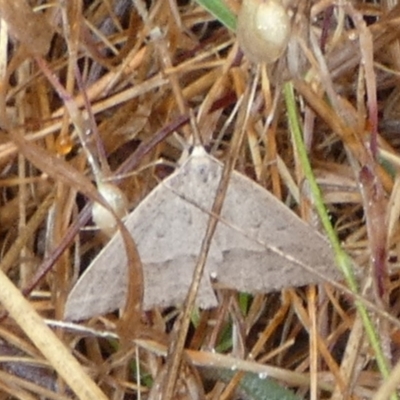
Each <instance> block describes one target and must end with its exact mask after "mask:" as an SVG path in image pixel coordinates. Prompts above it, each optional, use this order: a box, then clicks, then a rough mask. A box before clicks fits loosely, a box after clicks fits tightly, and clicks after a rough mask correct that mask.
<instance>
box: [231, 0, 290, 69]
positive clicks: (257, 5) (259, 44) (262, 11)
mask: <svg viewBox="0 0 400 400" xmlns="http://www.w3.org/2000/svg"><path fill="white" fill-rule="evenodd" d="M237 36H238V40H239V44H240V47H241V48H242V50H243V52H244V54H245V55H246V57H247V58H248V59H249V60H250V61H253V62H255V63H260V62H265V63H267V64H270V63H273V62H275V61H276V60H277V59H278V58H279V57H280V56H281V55H282V53H283V52H284V51H285V49H286V46H287V44H288V42H289V38H290V18H289V16H288V14H287V11H286V9H285V7H284V6H283V5H282V4H281V2H280V1H279V0H266V1H265V0H244V1H243V5H242V8H241V10H240V12H239V15H238V20H237Z"/></svg>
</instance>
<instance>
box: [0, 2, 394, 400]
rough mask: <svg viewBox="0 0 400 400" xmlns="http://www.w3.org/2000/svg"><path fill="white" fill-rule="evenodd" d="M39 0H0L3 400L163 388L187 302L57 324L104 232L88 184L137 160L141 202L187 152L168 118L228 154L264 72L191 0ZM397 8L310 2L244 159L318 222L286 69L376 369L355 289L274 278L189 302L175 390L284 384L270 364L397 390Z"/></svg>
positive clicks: (133, 200) (268, 89) (259, 99)
mask: <svg viewBox="0 0 400 400" xmlns="http://www.w3.org/2000/svg"><path fill="white" fill-rule="evenodd" d="M29 3H31V4H30V6H31V7H33V8H34V9H35V11H36V12H35V13H33V12H32V10H31V9H30V8H29V6H28V5H27V3H26V2H25V1H23V0H19V1H14V2H9V1H7V0H1V1H0V15H1V16H2V17H3V18H4V19H5V20H6V21H7V24H8V29H7V26H6V25H5V24H4V23H3V21H2V24H1V27H0V74H1V79H2V80H1V86H0V88H1V91H0V98H1V104H0V110H1V111H0V127H1V131H0V168H1V169H0V173H1V176H0V187H1V189H2V190H1V193H2V198H1V204H0V233H1V236H0V238H1V249H2V255H3V257H2V262H1V264H0V265H1V269H2V273H1V274H0V291H1V294H0V300H1V302H2V304H3V306H4V309H3V312H2V324H1V326H0V361H1V366H2V369H1V371H0V399H7V398H21V399H34V398H35V399H37V398H49V399H50V398H51V399H65V398H70V397H71V396H72V392H71V390H72V391H74V392H75V393H76V396H77V397H78V398H81V399H94V398H96V399H98V398H110V399H136V398H139V394H138V393H139V392H140V393H141V396H142V397H141V398H148V395H149V390H150V387H151V386H152V383H153V382H154V381H155V382H156V383H155V384H154V385H153V387H154V388H155V389H153V394H152V395H151V396H153V397H152V398H157V393H156V392H157V390H159V391H160V392H162V390H163V389H162V388H163V381H162V379H163V377H165V376H166V374H167V373H168V371H167V368H165V367H164V365H165V364H164V358H163V356H164V355H165V353H166V351H167V348H168V346H169V345H170V344H171V342H172V341H173V340H174V339H175V331H174V330H172V326H173V323H174V321H176V316H177V312H176V310H175V309H167V310H163V309H155V310H152V311H151V312H146V313H141V312H138V310H137V309H130V310H129V309H128V310H125V313H124V314H123V315H122V317H121V318H118V317H117V314H113V315H108V316H103V317H98V318H93V319H91V320H90V321H86V322H85V323H84V324H82V325H81V326H78V325H74V326H65V325H64V326H57V327H55V323H54V322H49V321H50V320H53V321H54V320H62V316H63V307H64V304H65V300H66V297H67V295H68V292H69V291H70V289H71V287H72V285H73V284H74V282H75V281H76V278H77V274H78V273H79V270H80V269H83V268H84V267H86V266H87V265H88V263H89V262H90V260H91V259H92V258H93V255H94V254H96V253H97V252H98V251H99V249H100V248H101V247H102V246H103V245H104V240H105V239H104V237H103V236H102V235H101V234H98V233H96V232H95V231H87V230H83V227H84V226H88V225H91V222H90V217H89V212H88V208H87V207H85V206H87V204H89V202H90V200H96V199H97V200H100V201H101V198H100V196H99V194H98V192H97V190H96V188H95V186H94V185H93V184H92V183H91V182H93V181H98V180H106V179H111V178H112V177H113V176H114V177H115V176H116V175H117V174H121V173H128V172H132V171H133V172H134V173H133V174H128V176H127V177H126V178H124V179H123V180H118V185H119V187H120V188H121V190H122V191H123V192H124V193H125V194H126V196H127V198H128V199H129V203H130V208H131V209H132V208H133V207H134V206H135V205H137V204H138V203H139V202H140V201H141V200H142V199H143V197H144V196H145V195H146V194H147V193H149V191H150V190H151V189H152V188H154V187H155V185H157V183H158V182H159V180H160V179H162V178H163V177H165V176H166V175H167V174H169V173H170V169H169V168H168V167H164V166H160V165H157V166H156V165H155V163H156V162H157V161H158V160H160V158H163V159H166V160H168V161H172V162H176V161H177V160H178V159H179V157H180V154H181V144H180V143H179V141H178V140H177V139H176V136H174V135H173V133H174V132H177V133H178V134H179V135H180V137H181V138H182V139H183V140H182V141H183V142H187V141H189V140H190V137H191V135H192V129H191V127H190V124H189V123H188V122H189V110H193V111H194V113H195V115H196V118H197V124H198V129H199V132H200V136H201V139H202V141H203V143H204V144H205V145H206V147H207V148H208V149H212V150H211V151H212V152H213V154H214V155H215V156H216V157H218V158H219V159H221V160H222V161H224V160H226V158H227V156H228V155H229V152H230V148H231V146H232V143H231V141H232V136H233V132H234V127H235V123H236V124H237V123H239V122H240V120H239V118H237V117H236V115H234V114H232V113H233V110H234V106H235V104H236V102H237V99H239V98H241V97H242V95H243V93H245V91H246V88H249V87H250V86H251V84H252V82H253V80H254V78H255V76H256V75H255V67H254V65H252V64H250V63H249V62H248V61H247V60H246V58H243V57H241V54H240V52H239V51H238V47H237V43H236V38H235V34H234V33H232V32H230V31H229V30H228V29H227V28H225V27H224V26H223V25H221V24H220V23H218V22H216V21H215V20H214V19H213V17H212V16H211V15H210V14H209V13H207V12H206V11H205V10H204V9H202V8H201V7H200V6H199V5H198V4H197V3H196V2H194V1H181V2H178V1H174V0H170V1H165V0H155V1H152V2H142V1H136V2H131V1H124V0H107V1H106V0H98V1H96V0H93V1H86V2H83V1H80V0H70V1H67V2H61V1H59V2H35V1H30V2H29ZM39 3H40V4H41V7H40V8H42V9H43V10H44V11H39V10H38V9H39ZM132 3H135V5H136V7H134V6H133V5H132ZM146 3H147V4H146ZM150 3H151V4H150ZM177 3H178V4H179V5H178V4H177ZM226 3H227V4H228V6H229V7H230V9H231V10H232V11H233V12H234V13H236V12H237V10H238V9H239V7H240V2H239V1H234V0H230V1H226ZM385 4H386V3H382V4H372V3H367V2H366V3H363V2H361V1H358V2H353V3H352V6H350V5H349V4H347V3H346V4H344V5H343V6H341V7H338V6H337V4H336V3H334V2H333V1H330V0H327V1H313V2H312V3H311V4H308V3H306V2H305V1H304V2H299V4H298V7H297V8H296V13H295V16H294V18H293V32H292V35H293V39H294V43H295V44H296V46H297V50H298V51H299V53H296V54H300V55H293V53H290V54H289V57H287V56H286V54H285V55H284V56H283V57H282V59H281V60H279V61H278V62H277V63H276V64H274V65H270V66H268V67H266V66H262V67H261V69H260V74H259V75H258V79H259V81H258V86H257V90H256V94H255V98H254V101H253V102H252V104H251V118H250V120H249V123H248V126H247V127H246V136H245V140H244V142H243V144H242V147H241V149H240V155H239V160H238V162H237V169H239V170H240V171H241V172H242V173H244V174H247V175H248V176H250V177H251V178H253V179H254V180H256V181H257V182H259V183H260V184H261V185H263V186H264V187H267V188H268V189H269V190H270V191H271V192H273V193H274V195H275V196H277V197H278V198H279V199H281V200H282V201H283V202H285V203H287V204H289V205H291V206H292V208H293V209H294V210H295V211H296V212H297V213H298V214H299V215H301V217H302V218H304V219H305V220H307V221H308V222H310V223H311V224H315V221H318V218H317V217H316V213H315V210H314V207H313V204H312V200H311V199H312V195H310V193H309V190H308V188H307V183H305V180H304V170H303V167H304V166H303V165H302V163H301V162H300V161H299V158H298V157H297V153H296V150H295V146H294V145H293V141H292V137H291V135H290V132H289V129H288V122H287V116H286V105H285V103H284V101H283V99H282V96H280V97H277V95H278V94H279V93H281V89H282V86H283V84H284V82H285V81H288V80H289V79H292V78H293V84H294V88H295V93H296V96H297V99H298V107H299V109H300V111H301V113H300V119H301V123H302V128H303V131H304V138H305V143H306V147H307V149H308V152H309V158H310V161H311V164H312V166H313V172H314V174H315V176H316V178H317V181H318V182H319V184H320V187H321V189H322V192H323V198H324V201H325V204H326V207H327V209H328V211H329V214H330V216H331V221H332V223H333V225H334V228H335V231H336V232H337V235H338V236H339V238H340V240H341V241H342V243H343V247H344V248H345V250H346V251H347V252H348V254H350V255H351V257H352V259H353V260H354V264H355V265H357V267H358V270H359V273H358V278H359V281H360V292H361V293H362V295H363V297H364V298H365V304H366V306H367V308H370V309H371V302H372V303H374V304H375V309H374V310H373V311H371V315H372V321H373V323H374V325H375V329H376V332H377V333H378V336H379V339H380V343H378V345H377V346H376V345H375V348H376V347H381V349H383V351H382V355H383V357H382V359H385V358H386V359H387V360H386V366H385V361H383V364H380V365H379V366H380V369H381V370H382V369H383V372H382V371H381V372H379V371H378V367H377V362H376V354H375V353H374V351H373V350H372V349H373V346H371V344H370V342H369V341H368V340H367V339H366V336H365V333H364V332H365V327H363V324H362V322H361V319H360V315H359V313H358V312H357V310H356V308H355V307H354V302H355V298H354V296H352V295H351V294H349V291H345V290H340V289H338V288H337V287H335V288H334V287H331V286H329V285H326V286H324V287H319V288H315V287H308V288H304V289H292V288H290V282H288V288H287V290H285V291H282V293H273V294H268V295H264V294H260V295H257V296H254V297H251V298H250V297H248V296H245V295H240V296H239V295H238V294H236V293H225V292H224V293H223V295H222V300H221V304H220V306H219V307H218V308H217V309H213V310H209V311H198V313H195V314H194V315H193V320H195V321H196V324H195V325H192V326H191V329H190V331H189V335H188V337H187V340H186V348H187V349H188V351H187V352H186V355H185V356H184V367H183V369H182V373H181V374H180V376H181V379H180V380H179V381H178V386H181V387H183V388H184V391H186V395H182V398H195V395H194V394H193V393H196V396H198V398H200V399H201V398H204V396H205V394H204V392H205V393H207V394H206V396H207V398H208V399H230V398H235V397H234V396H235V395H237V393H238V392H240V390H242V391H243V390H247V391H249V390H250V391H251V388H252V389H254V388H255V390H259V391H261V393H262V394H258V395H257V394H254V393H253V394H247V396H248V397H246V398H254V399H259V398H260V399H261V398H263V399H267V398H268V399H269V398H271V399H272V398H283V397H282V396H283V394H282V393H280V394H276V397H272V396H273V393H274V390H279V388H276V387H275V388H274V387H272V386H269V385H270V384H271V385H272V383H270V380H268V379H267V380H266V379H262V378H263V375H268V376H271V377H274V378H276V379H277V380H278V382H279V383H280V385H281V386H282V387H283V386H286V387H290V388H291V389H292V390H293V391H294V392H296V393H297V395H298V396H299V398H301V397H303V398H313V399H325V398H326V399H328V398H330V399H350V398H351V399H362V398H363V399H370V398H371V399H372V398H374V399H384V398H389V395H390V391H386V392H385V390H386V389H385V388H384V387H382V383H383V381H384V379H382V374H383V376H385V375H386V378H387V375H390V372H391V371H392V369H393V371H395V365H396V363H397V361H398V354H399V353H398V351H399V348H398V344H399V324H396V321H395V319H396V318H397V316H398V314H399V304H400V301H399V298H398V293H399V289H398V286H399V279H398V272H397V265H398V257H399V256H398V244H397V243H398V239H399V234H400V231H399V224H398V219H399V214H400V205H399V201H398V198H399V193H398V191H399V187H400V185H399V179H398V174H397V171H398V168H399V166H400V159H399V157H398V154H397V151H398V148H399V147H398V146H399V141H398V138H397V136H398V133H399V131H400V128H399V126H400V117H399V115H400V111H399V110H398V103H399V102H398V99H399V89H398V85H397V82H398V74H399V72H400V65H399V63H400V61H399V60H400V54H399V42H398V39H397V38H398V36H399V33H400V32H399V24H398V18H399V16H400V9H399V7H398V6H397V5H396V6H395V7H394V8H393V9H392V10H391V11H389V10H388V8H387V6H386V5H385ZM35 7H36V8H35ZM353 7H354V8H353ZM310 21H312V22H310ZM157 30H159V33H157ZM310 31H311V32H312V35H311V36H310V35H309V32H310ZM310 37H311V39H310ZM287 59H289V60H290V61H289V62H287V61H286V60H287ZM294 61H300V62H294ZM78 71H79V72H78ZM63 88H65V89H63ZM241 107H243V105H242V106H241ZM239 114H240V112H239ZM231 119H232V121H231ZM235 121H236V122H235ZM237 121H239V122H237ZM266 121H267V122H268V124H266ZM87 132H89V134H87ZM221 132H223V134H221ZM90 155H91V156H92V158H93V159H94V161H95V164H96V165H93V163H90V162H89V161H90V159H89V158H90ZM82 194H83V195H82ZM89 199H90V200H89ZM82 210H83V211H82ZM85 210H86V211H85ZM318 228H319V227H318V222H317V223H316V229H318ZM304 240H306V238H304ZM131 253H132V256H134V251H133V252H132V247H131ZM138 265H139V264H135V266H134V267H133V268H139V266H138ZM6 275H7V276H8V278H10V279H11V281H12V282H13V283H11V282H10V281H9V280H7V277H6ZM139 283H140V282H139ZM16 288H18V290H16ZM20 293H24V295H25V296H26V299H27V300H28V301H29V302H26V301H24V300H23V299H22V298H21V296H20ZM131 297H132V298H131V303H130V304H138V301H139V300H140V299H137V298H135V297H134V295H133V294H132V293H131ZM379 310H381V312H379ZM385 313H387V315H386V316H385ZM39 315H40V317H39ZM389 315H390V316H392V317H394V318H392V320H390V319H389V317H388V316H389ZM45 319H46V324H49V323H50V324H52V326H53V328H52V330H53V332H55V333H56V335H53V334H52V332H51V331H50V330H49V329H47V328H46V325H45V324H44V321H45ZM127 319H128V320H127ZM104 331H107V332H109V333H108V334H107V335H103V336H102V335H101V334H100V333H101V332H104ZM132 335H133V336H132ZM57 337H58V338H59V339H60V340H61V342H60V341H59V340H57ZM32 342H33V343H34V344H35V346H34V345H33V344H32ZM38 349H39V350H40V351H38ZM213 349H217V350H218V351H217V352H214V351H211V350H213ZM70 352H72V354H73V355H74V357H75V359H74V358H72V357H70V354H69V353H70ZM41 353H42V354H44V356H45V357H44V358H43V355H42V354H41ZM250 355H251V357H250ZM76 360H78V362H77V361H76ZM167 365H168V364H167ZM382 365H383V368H382ZM138 367H140V368H138ZM235 369H237V370H244V371H250V372H253V373H255V375H246V378H245V380H243V381H242V383H241V381H240V378H241V377H242V376H243V374H242V373H237V374H232V373H231V374H226V372H224V371H226V370H235ZM385 370H386V372H385ZM55 371H56V372H55ZM210 371H211V372H210ZM397 375H398V374H397ZM89 376H90V378H89ZM138 377H140V382H139V380H138ZM392 378H394V381H393V385H394V386H396V384H397V382H396V374H394V373H393V375H391V378H390V379H392ZM246 379H247V381H246ZM390 379H389V380H388V379H386V380H387V381H390ZM65 382H66V383H65ZM138 382H139V383H138ZM222 382H224V383H222ZM158 384H160V389H157V385H158ZM246 385H247V386H246ZM248 386H250V389H248ZM378 388H381V392H379V394H378V395H376V396H375V397H374V395H375V393H376V392H377V391H378ZM100 390H101V391H102V392H103V393H104V394H102V393H101V392H100ZM262 390H264V392H262ZM190 391H192V392H190ZM235 393H236V394H235ZM248 393H249V392H248ZM259 393H260V392H259ZM266 393H268V394H266ZM177 396H178V395H177ZM185 396H186V397H185ZM267 396H270V397H267ZM176 398H178V397H176Z"/></svg>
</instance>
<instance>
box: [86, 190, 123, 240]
mask: <svg viewBox="0 0 400 400" xmlns="http://www.w3.org/2000/svg"><path fill="white" fill-rule="evenodd" d="M97 189H98V190H99V192H100V194H101V195H102V196H103V197H104V200H106V201H107V203H108V204H109V205H110V207H111V208H112V209H113V210H114V212H115V213H116V214H117V215H118V217H119V218H122V217H124V216H125V215H126V214H127V212H128V201H127V199H126V197H125V195H124V193H123V192H122V191H121V190H120V189H119V188H118V187H117V186H115V185H113V184H111V183H100V184H99V185H98V187H97ZM92 218H93V222H94V223H95V224H96V226H97V227H98V228H99V229H100V230H101V231H102V232H104V233H105V234H106V235H107V236H112V235H113V234H114V232H115V230H116V229H117V223H116V221H115V217H114V216H113V215H112V214H111V213H110V212H109V211H108V210H107V209H105V208H104V207H103V206H102V205H101V204H99V203H94V204H93V208H92Z"/></svg>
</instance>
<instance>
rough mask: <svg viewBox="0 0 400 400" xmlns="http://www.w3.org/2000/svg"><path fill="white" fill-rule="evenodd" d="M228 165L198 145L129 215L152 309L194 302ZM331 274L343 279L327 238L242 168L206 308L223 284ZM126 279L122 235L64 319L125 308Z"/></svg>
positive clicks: (230, 197) (212, 256) (209, 275)
mask: <svg viewBox="0 0 400 400" xmlns="http://www.w3.org/2000/svg"><path fill="white" fill-rule="evenodd" d="M222 169H223V164H222V163H221V162H219V161H218V160H217V159H215V158H214V157H212V156H210V155H209V154H207V153H206V151H205V150H204V149H203V148H202V147H200V146H197V147H195V148H194V150H193V152H192V154H191V155H190V156H189V157H188V158H187V160H186V162H184V163H183V165H182V166H181V167H179V168H178V169H177V170H176V171H175V172H174V173H173V174H171V175H170V176H169V177H168V178H167V179H165V180H164V181H162V182H161V183H160V184H159V185H158V186H157V187H156V188H155V189H153V191H152V192H150V194H149V195H148V196H147V197H146V198H145V199H144V200H143V201H142V202H141V203H140V204H139V205H138V206H137V207H136V208H135V209H134V210H133V211H132V212H131V213H130V215H129V216H128V217H127V219H126V221H125V225H126V227H127V228H128V230H129V231H130V232H131V234H132V237H133V239H134V240H135V242H136V245H137V248H138V251H139V255H140V258H141V261H142V265H143V274H144V304H143V305H144V309H150V308H152V307H155V306H161V307H165V306H172V305H175V306H179V305H180V304H182V303H183V301H184V300H185V297H186V294H187V291H188V289H189V286H190V283H191V280H192V275H193V271H194V268H195V265H196V261H197V257H198V255H199V251H200V248H201V243H202V240H203V237H204V234H205V231H206V228H207V224H208V220H209V218H210V210H211V207H212V204H213V201H214V198H215V195H216V191H217V187H218V184H219V181H220V178H221V173H222ZM313 271H315V272H313ZM321 277H322V278H321ZM324 277H325V278H331V279H336V278H337V277H338V272H337V270H336V267H335V261H334V256H333V253H332V250H331V248H330V246H329V244H328V242H327V240H326V239H325V238H324V237H323V236H322V235H321V234H320V233H318V232H317V231H316V230H315V229H314V228H312V227H311V226H309V225H307V224H306V223H305V222H304V221H303V220H301V219H300V218H299V217H298V216H297V215H296V214H294V213H293V212H292V211H291V210H290V209H289V208H287V207H286V206H285V205H284V204H282V203H281V202H280V201H279V200H278V199H276V198H275V197H274V196H273V195H272V194H271V193H270V192H268V191H267V190H266V189H264V188H263V187H261V186H260V185H258V184H257V183H255V182H254V181H252V180H250V179H249V178H247V177H246V176H244V175H242V174H240V173H239V172H237V171H233V172H232V174H231V178H230V181H229V185H228V189H227V193H226V197H225V200H224V204H223V208H222V212H221V216H220V220H219V221H218V225H217V229H216V232H215V234H214V237H213V242H212V245H211V249H210V252H209V254H208V258H207V263H206V268H205V274H204V276H203V277H202V281H201V286H200V290H199V293H198V297H197V305H198V306H200V307H202V308H210V307H214V306H216V305H217V304H218V303H217V298H216V296H215V293H214V289H213V285H214V284H218V286H219V287H221V286H222V287H228V288H233V289H236V290H238V291H242V292H249V293H266V292H271V291H277V290H280V289H282V288H285V287H293V286H302V285H307V284H313V283H318V282H321V281H322V280H323V278H324ZM126 280H127V261H126V255H125V250H124V245H123V241H122V238H121V235H120V234H119V233H116V234H115V235H114V236H113V238H112V239H111V240H110V241H109V243H108V244H107V245H106V246H105V247H104V248H103V249H102V251H101V252H100V253H99V254H98V256H97V257H96V258H95V259H94V260H93V262H92V263H91V265H90V266H89V268H88V269H87V270H86V271H85V272H84V274H83V275H82V276H81V278H80V279H79V281H78V282H77V284H76V285H75V287H74V288H73V289H72V291H71V292H70V294H69V296H68V299H67V302H66V308H65V318H66V319H69V320H81V319H85V318H89V317H91V316H95V315H100V314H103V313H106V312H109V311H112V310H115V309H117V308H120V307H123V305H124V302H125V296H126V290H127V282H126Z"/></svg>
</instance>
